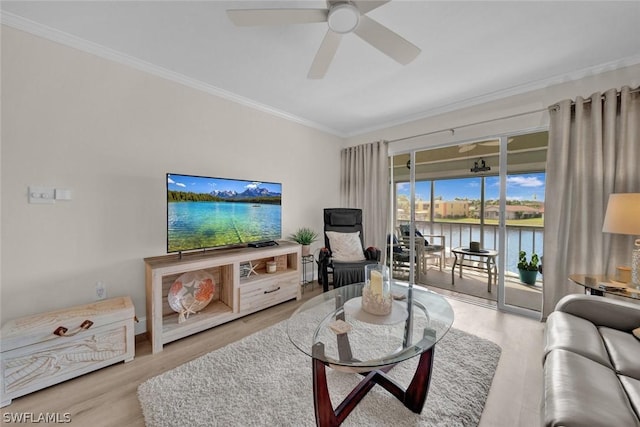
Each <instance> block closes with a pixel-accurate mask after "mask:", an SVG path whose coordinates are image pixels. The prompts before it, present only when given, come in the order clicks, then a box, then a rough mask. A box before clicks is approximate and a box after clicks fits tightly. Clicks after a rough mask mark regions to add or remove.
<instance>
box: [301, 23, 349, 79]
mask: <svg viewBox="0 0 640 427" xmlns="http://www.w3.org/2000/svg"><path fill="white" fill-rule="evenodd" d="M341 38H342V36H341V35H340V34H338V33H335V32H333V31H331V30H327V33H326V34H325V35H324V39H322V43H321V44H320V48H319V49H318V52H317V53H316V57H315V58H314V59H313V63H312V64H311V69H310V70H309V74H307V77H308V78H310V79H321V78H323V77H324V75H325V74H326V73H327V70H328V69H329V65H330V64H331V61H332V60H333V57H334V56H335V54H336V51H337V50H338V45H339V44H340V39H341Z"/></svg>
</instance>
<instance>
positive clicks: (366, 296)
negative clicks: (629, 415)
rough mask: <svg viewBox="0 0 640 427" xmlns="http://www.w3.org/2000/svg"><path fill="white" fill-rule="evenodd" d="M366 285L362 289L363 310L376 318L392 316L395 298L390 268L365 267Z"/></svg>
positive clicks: (384, 266) (377, 265)
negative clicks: (390, 278) (393, 296)
mask: <svg viewBox="0 0 640 427" xmlns="http://www.w3.org/2000/svg"><path fill="white" fill-rule="evenodd" d="M364 277H365V285H364V287H363V288H362V309H363V310H364V311H366V312H367V313H370V314H374V315H376V316H386V315H388V314H391V307H392V304H393V298H392V295H391V282H390V281H389V267H387V266H386V265H382V264H369V265H366V266H365V267H364Z"/></svg>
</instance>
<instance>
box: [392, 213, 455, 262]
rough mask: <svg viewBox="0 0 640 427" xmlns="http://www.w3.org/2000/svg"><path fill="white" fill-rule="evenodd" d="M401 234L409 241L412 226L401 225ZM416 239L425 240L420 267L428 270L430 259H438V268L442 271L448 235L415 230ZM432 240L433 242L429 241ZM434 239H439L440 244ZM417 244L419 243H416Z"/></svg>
mask: <svg viewBox="0 0 640 427" xmlns="http://www.w3.org/2000/svg"><path fill="white" fill-rule="evenodd" d="M399 229H400V232H399V235H400V236H402V238H403V239H406V240H407V243H408V241H409V237H410V236H409V232H410V228H409V225H408V224H403V225H400V227H399ZM415 234H416V238H415V240H416V241H420V242H424V245H422V246H423V248H421V249H422V250H421V251H420V252H421V256H420V258H419V260H420V267H421V269H422V270H423V271H425V272H426V271H427V268H428V265H429V260H430V259H433V260H436V261H437V263H438V268H439V269H440V271H442V267H443V265H444V263H445V251H446V247H447V245H446V237H445V236H444V235H441V234H422V233H421V232H420V231H418V230H415ZM429 240H431V242H430V241H429ZM434 240H437V243H438V244H434V243H436V242H434ZM416 246H417V245H416Z"/></svg>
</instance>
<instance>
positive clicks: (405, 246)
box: [387, 234, 426, 281]
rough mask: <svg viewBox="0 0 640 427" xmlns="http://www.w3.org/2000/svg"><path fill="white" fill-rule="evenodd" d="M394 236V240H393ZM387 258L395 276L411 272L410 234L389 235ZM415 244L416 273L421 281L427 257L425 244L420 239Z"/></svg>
mask: <svg viewBox="0 0 640 427" xmlns="http://www.w3.org/2000/svg"><path fill="white" fill-rule="evenodd" d="M392 238H393V240H392ZM387 242H388V245H387V260H388V263H389V264H390V266H391V270H392V273H393V276H394V277H398V276H399V275H407V274H409V271H410V268H411V250H410V248H411V246H410V245H411V241H410V238H409V236H400V237H398V236H396V235H395V234H394V235H393V237H392V236H391V235H389V236H387ZM414 244H415V258H414V261H413V262H414V264H415V275H416V278H417V280H418V281H419V280H420V278H421V274H422V273H423V272H425V271H426V270H424V265H423V262H422V261H423V260H424V259H425V252H424V248H425V245H424V244H423V243H422V241H420V240H416V241H415V242H414Z"/></svg>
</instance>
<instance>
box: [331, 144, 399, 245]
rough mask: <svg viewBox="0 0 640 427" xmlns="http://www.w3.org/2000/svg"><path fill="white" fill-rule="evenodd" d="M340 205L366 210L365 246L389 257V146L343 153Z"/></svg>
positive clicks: (341, 158) (364, 212)
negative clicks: (387, 253) (386, 240)
mask: <svg viewBox="0 0 640 427" xmlns="http://www.w3.org/2000/svg"><path fill="white" fill-rule="evenodd" d="M340 202H341V205H342V207H344V208H359V209H362V225H363V228H364V246H365V248H366V247H369V246H375V247H376V248H379V249H380V250H382V256H383V257H384V254H385V252H386V251H385V245H386V243H385V238H386V233H387V222H388V211H389V156H388V154H387V143H386V142H384V141H377V142H373V143H370V144H363V145H357V146H354V147H348V148H345V149H344V150H342V151H341V153H340Z"/></svg>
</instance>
